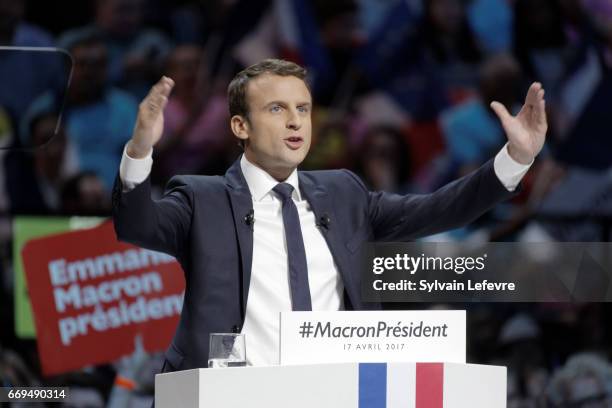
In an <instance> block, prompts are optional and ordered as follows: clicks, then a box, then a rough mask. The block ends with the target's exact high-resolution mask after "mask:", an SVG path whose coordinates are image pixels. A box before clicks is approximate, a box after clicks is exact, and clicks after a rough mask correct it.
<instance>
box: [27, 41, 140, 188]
mask: <svg viewBox="0 0 612 408" xmlns="http://www.w3.org/2000/svg"><path fill="white" fill-rule="evenodd" d="M81 34H82V35H81V36H71V37H70V38H65V39H64V42H62V43H61V44H62V46H64V47H65V48H66V49H67V50H69V51H70V53H71V54H72V57H73V58H74V70H73V74H72V83H71V85H70V88H69V90H68V95H67V101H66V106H65V109H64V115H63V120H64V121H65V127H66V131H67V134H68V137H69V139H70V142H71V143H73V144H74V146H75V148H76V150H77V155H78V160H79V164H80V167H81V169H82V170H89V171H93V172H95V173H96V174H97V175H98V176H99V177H100V179H101V180H102V182H103V184H104V188H105V189H106V190H107V191H110V189H111V187H112V185H113V181H114V179H115V176H116V173H117V169H118V166H119V160H120V158H121V152H122V151H123V147H124V144H125V143H126V142H127V140H128V139H129V138H130V135H131V133H132V130H133V128H134V121H135V119H136V113H137V109H138V106H137V103H136V101H135V100H134V99H133V98H132V97H131V96H130V95H129V94H127V93H125V92H123V91H121V90H119V89H117V88H114V87H111V86H110V85H109V83H108V81H107V75H106V73H107V69H106V68H107V61H108V53H107V48H106V45H105V44H104V42H103V41H102V39H101V37H100V36H99V35H98V34H97V32H96V31H95V30H91V31H89V32H82V33H81ZM57 105H58V101H57V100H56V96H55V95H54V94H53V93H50V92H48V93H46V94H44V95H41V96H40V97H39V98H38V99H36V101H34V102H33V104H32V106H31V107H30V111H29V112H28V117H33V116H36V115H38V114H40V113H41V112H46V111H50V110H56V109H58V108H59V107H58V106H57Z"/></svg>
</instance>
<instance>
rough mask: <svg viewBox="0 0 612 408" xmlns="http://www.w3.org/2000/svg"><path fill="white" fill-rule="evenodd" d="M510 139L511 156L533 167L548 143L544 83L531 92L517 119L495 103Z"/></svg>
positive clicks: (502, 106)
mask: <svg viewBox="0 0 612 408" xmlns="http://www.w3.org/2000/svg"><path fill="white" fill-rule="evenodd" d="M491 108H492V109H493V110H494V111H495V113H496V114H497V117H498V118H499V120H500V121H501V124H502V126H503V128H504V131H505V132H506V137H507V138H508V153H509V154H510V156H511V157H512V158H513V159H514V160H516V161H517V162H519V163H522V164H530V163H531V162H532V161H533V159H534V158H535V157H536V156H537V155H538V153H540V150H542V147H543V146H544V141H545V140H546V131H547V130H548V123H547V121H546V102H545V101H544V89H543V88H542V84H540V83H539V82H534V83H533V84H531V86H530V87H529V91H527V96H526V97H525V104H524V105H523V107H522V108H521V110H520V112H519V113H518V114H517V115H516V116H512V115H510V113H508V110H507V109H506V108H505V107H504V105H502V104H501V103H499V102H497V101H494V102H491Z"/></svg>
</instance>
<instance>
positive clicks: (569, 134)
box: [0, 0, 612, 407]
mask: <svg viewBox="0 0 612 408" xmlns="http://www.w3.org/2000/svg"><path fill="white" fill-rule="evenodd" d="M0 46H13V47H58V48H61V49H63V50H66V51H67V52H68V53H69V54H70V56H71V58H59V59H57V63H55V62H53V63H40V54H39V53H40V52H41V51H35V50H29V51H28V50H26V51H23V50H22V51H20V52H17V51H15V50H6V49H0V82H1V84H2V85H1V86H0V149H1V150H0V218H1V219H0V253H2V263H1V264H0V277H1V278H2V280H1V282H0V283H1V287H0V288H1V296H0V297H1V298H2V300H0V316H1V324H2V327H3V329H2V330H1V331H0V379H1V380H2V382H3V385H9V384H14V385H28V384H31V385H34V384H42V383H44V384H73V385H74V386H75V387H76V388H79V389H82V393H83V400H84V401H85V402H83V403H82V405H79V406H102V405H104V404H107V403H108V402H109V400H110V401H113V404H112V405H114V406H120V405H121V404H127V405H124V406H129V405H130V404H131V406H137V404H138V402H135V401H141V402H142V404H143V405H146V404H147V403H150V398H151V389H152V379H153V373H154V372H155V371H156V370H158V369H159V367H158V365H159V364H158V363H160V361H159V358H157V359H155V358H151V359H146V364H140V363H139V368H140V366H143V367H145V368H143V370H141V371H143V373H144V374H141V375H140V377H142V381H139V384H138V385H139V386H138V387H137V391H138V392H137V393H138V394H139V396H140V398H132V399H131V400H130V399H125V398H123V399H122V398H112V396H113V395H115V394H114V393H113V392H112V391H111V390H112V387H113V379H114V378H115V377H114V376H115V374H116V372H117V371H120V369H121V367H120V366H121V364H119V363H117V364H115V365H114V366H104V367H91V368H87V369H85V370H83V371H82V372H78V373H74V375H67V376H62V377H61V378H42V377H41V375H40V368H39V366H38V361H37V357H36V349H35V343H34V341H32V340H23V339H18V338H16V337H15V334H14V333H13V332H12V330H6V328H9V329H10V328H11V327H12V322H13V317H12V313H13V311H12V303H11V302H12V300H11V298H12V285H13V278H12V273H11V271H12V255H11V249H10V248H11V242H12V235H11V220H12V218H13V217H14V216H17V215H103V216H105V215H108V214H109V212H110V190H111V188H112V185H113V181H114V179H115V177H116V175H117V171H118V167H119V161H120V158H121V154H122V151H123V148H124V145H125V143H126V142H127V141H128V139H129V138H130V136H131V132H132V129H133V126H134V121H135V118H136V113H137V109H138V104H139V102H140V100H141V99H142V98H143V97H144V96H145V95H146V93H147V92H148V89H149V88H150V86H151V85H152V84H153V83H155V82H156V81H157V80H158V79H159V78H160V76H161V75H167V76H169V77H171V78H173V79H174V81H175V83H176V86H175V88H174V90H173V93H172V95H171V97H170V100H169V103H168V106H167V108H166V111H165V129H164V134H163V137H162V139H161V141H160V143H159V145H158V146H157V147H156V148H155V151H154V163H155V164H154V166H153V173H152V175H151V177H152V182H153V185H154V186H155V194H161V193H162V192H163V187H164V185H165V183H166V182H167V181H168V179H169V178H170V177H172V176H173V175H175V174H181V173H195V174H223V173H224V172H225V170H226V169H227V168H228V166H229V165H230V164H231V163H232V162H233V161H234V160H235V159H236V158H237V157H238V155H239V154H240V148H239V147H238V145H237V143H236V139H235V138H234V137H233V136H232V134H231V132H230V129H229V126H228V124H229V117H228V109H227V98H226V87H227V84H228V82H229V80H230V79H231V78H232V77H233V75H234V74H235V73H236V72H238V71H239V70H240V69H242V68H244V67H246V66H248V65H250V64H252V63H255V62H256V61H258V60H260V59H263V58H267V57H277V58H284V59H289V60H293V61H295V62H298V63H301V64H303V65H305V66H306V67H307V69H308V72H309V81H310V84H311V87H312V92H313V96H314V101H315V109H314V111H313V145H312V149H311V152H310V154H309V156H308V157H307V159H306V161H305V162H304V164H303V166H302V168H303V169H305V170H307V169H328V168H340V167H343V168H349V169H351V170H353V171H355V172H357V173H358V174H359V175H360V176H361V177H362V178H363V180H364V181H365V182H366V183H367V184H368V185H369V186H370V187H371V189H373V190H386V191H391V192H398V193H427V192H431V191H434V190H436V189H437V188H438V187H440V186H442V185H444V184H445V183H447V182H449V181H451V180H454V179H456V178H457V177H460V176H461V175H463V174H466V173H467V172H469V171H471V170H473V169H475V168H476V167H478V166H480V165H482V164H483V163H484V162H486V161H487V160H489V159H491V158H492V157H493V156H494V155H495V154H496V153H497V152H498V151H499V150H500V149H501V148H502V146H503V145H504V143H505V135H504V133H503V130H502V128H501V126H500V124H499V122H498V120H497V118H496V116H495V115H494V113H493V111H492V110H491V109H490V108H489V103H490V102H491V101H494V100H497V101H499V102H501V103H503V104H504V105H505V106H506V107H508V109H509V110H511V111H514V112H516V111H517V109H519V108H520V106H521V104H522V99H523V98H524V95H525V94H526V90H527V88H528V86H529V84H530V83H531V82H533V81H539V82H541V83H542V84H543V86H544V88H545V89H546V100H547V113H548V120H549V133H548V137H547V144H546V146H545V150H544V152H543V153H542V154H541V155H540V157H539V158H538V159H537V160H536V162H535V163H534V165H533V167H532V169H531V171H530V172H529V173H528V176H527V177H526V179H525V180H524V182H523V183H522V188H521V190H520V192H519V194H517V195H516V197H515V198H514V199H513V200H512V202H509V203H505V204H503V205H500V206H498V207H497V208H495V209H494V210H492V211H491V212H490V213H489V214H487V215H486V216H484V217H482V218H481V219H480V220H478V221H477V222H476V223H474V224H473V225H471V226H470V227H468V228H462V229H460V230H456V231H451V232H449V233H446V234H442V235H439V236H436V237H431V238H430V239H432V240H445V241H452V240H479V241H489V240H490V241H609V240H610V235H611V230H610V228H611V226H612V171H611V165H612V154H610V152H611V151H612V138H610V130H609V128H608V127H607V124H608V123H609V117H610V113H609V112H610V108H609V107H610V106H612V1H610V0H334V1H328V0H267V1H266V0H256V1H253V0H200V1H197V0H191V1H188V0H183V1H170V0H89V1H77V0H72V1H63V2H61V3H56V2H34V1H26V0H0ZM53 61H56V60H53ZM69 79H70V86H69V87H68V88H67V89H66V84H67V82H68V80H69ZM410 307H414V305H411V306H410ZM466 307H467V308H468V309H469V312H468V321H469V328H468V333H469V334H470V335H469V339H468V354H469V356H470V360H469V361H470V362H478V363H492V364H503V365H507V366H508V367H509V384H508V401H509V407H537V406H555V407H612V366H611V365H610V357H611V356H612V354H611V353H612V349H611V347H610V346H611V345H612V338H611V337H612V332H611V328H612V324H611V323H612V322H611V321H610V320H611V319H610V317H609V316H610V313H609V312H610V307H608V305H607V304H582V305H576V304H574V305H565V304H564V305H558V304H539V305H529V304H521V305H520V306H518V307H517V306H513V305H492V304H489V305H486V306H483V305H479V306H478V307H475V306H473V305H467V306H466ZM143 361H144V360H143ZM132 368H133V367H132ZM140 377H138V378H140ZM76 388H75V389H76ZM115 396H116V395H115ZM130 401H131V402H130Z"/></svg>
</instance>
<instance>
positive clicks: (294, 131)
mask: <svg viewBox="0 0 612 408" xmlns="http://www.w3.org/2000/svg"><path fill="white" fill-rule="evenodd" d="M246 94H247V96H246V97H247V102H248V105H249V119H248V121H247V122H246V131H245V133H246V136H247V140H246V147H245V154H246V157H247V159H249V161H251V162H252V163H254V164H256V165H258V166H259V167H261V168H262V169H264V170H266V171H267V172H268V173H269V174H271V175H272V176H273V177H275V178H277V179H279V178H280V179H284V178H286V177H287V176H289V174H290V173H291V172H292V171H293V169H295V168H296V167H297V166H298V165H299V164H300V163H301V162H302V161H303V160H304V158H305V157H306V154H307V153H308V150H309V149H310V139H311V132H312V124H311V117H310V116H311V115H310V114H311V110H312V97H311V95H310V92H309V91H308V88H307V87H306V84H305V83H304V81H303V80H301V79H299V78H297V77H294V76H278V75H272V74H263V75H260V76H258V77H256V78H255V79H253V80H251V81H250V82H249V83H248V85H247V92H246Z"/></svg>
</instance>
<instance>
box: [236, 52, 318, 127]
mask: <svg viewBox="0 0 612 408" xmlns="http://www.w3.org/2000/svg"><path fill="white" fill-rule="evenodd" d="M262 74H273V75H280V76H294V77H297V78H300V79H301V80H303V81H304V83H305V84H306V86H307V87H308V83H307V82H306V69H305V68H304V67H301V66H300V65H298V64H296V63H294V62H291V61H285V60H281V59H273V58H268V59H265V60H263V61H260V62H258V63H257V64H254V65H251V66H250V67H248V68H245V69H243V70H242V71H240V72H239V73H237V74H236V76H235V77H234V79H232V82H230V84H229V86H228V87H227V97H228V100H229V113H230V117H231V116H234V115H240V116H243V117H244V118H248V115H249V104H248V103H247V100H246V99H247V95H246V89H247V85H248V83H249V81H250V80H251V79H253V78H256V77H258V76H259V75H262ZM309 89H310V88H309Z"/></svg>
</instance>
